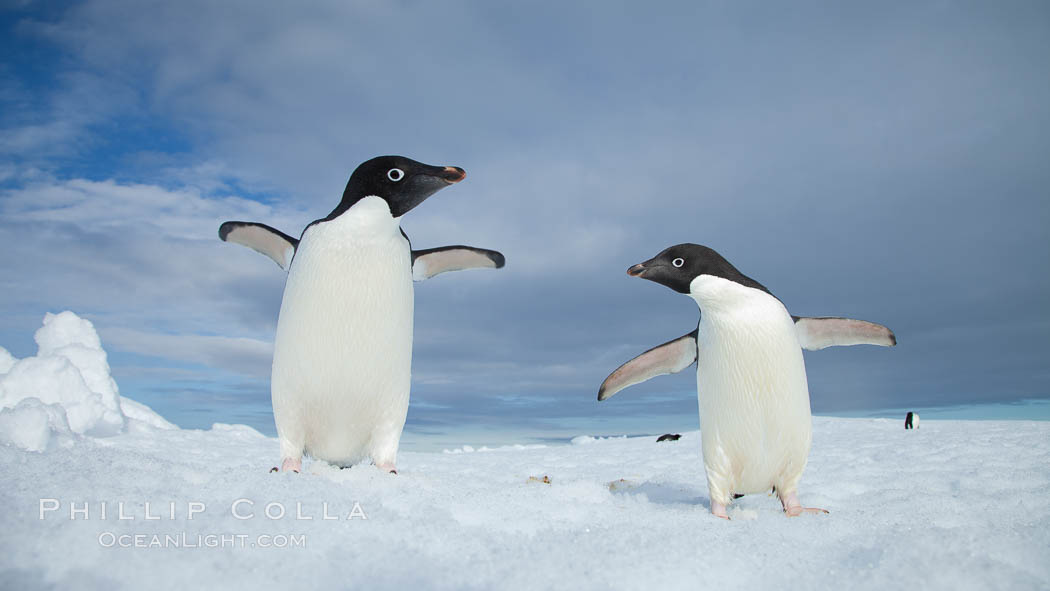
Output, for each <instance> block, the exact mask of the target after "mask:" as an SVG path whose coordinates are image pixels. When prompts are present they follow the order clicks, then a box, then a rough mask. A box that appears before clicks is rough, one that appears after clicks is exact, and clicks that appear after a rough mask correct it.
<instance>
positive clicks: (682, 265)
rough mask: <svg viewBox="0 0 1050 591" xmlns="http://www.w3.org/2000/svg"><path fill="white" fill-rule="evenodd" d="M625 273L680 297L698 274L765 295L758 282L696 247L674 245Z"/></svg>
mask: <svg viewBox="0 0 1050 591" xmlns="http://www.w3.org/2000/svg"><path fill="white" fill-rule="evenodd" d="M627 274H628V275H630V276H631V277H641V278H642V279H648V280H649V281H655V282H656V283H659V284H661V285H666V286H667V287H670V288H671V289H673V290H675V291H677V292H678V293H684V294H688V293H690V289H689V286H690V284H691V283H692V282H693V279H696V278H697V277H699V276H701V275H710V276H713V277H721V278H722V279H728V280H729V281H733V282H736V283H739V284H741V285H743V286H745V287H752V288H755V289H760V290H762V291H764V292H766V293H769V290H768V289H766V288H765V287H764V286H762V284H761V283H759V282H757V281H755V280H754V279H751V278H750V277H748V276H747V275H744V274H743V273H741V272H740V271H738V270H737V268H736V267H734V266H733V265H732V264H730V263H729V261H727V260H726V259H725V257H723V256H722V255H720V254H718V253H717V252H715V251H714V250H713V249H711V248H708V247H706V246H701V245H699V244H688V243H686V244H676V245H675V246H672V247H670V248H668V249H665V250H664V251H663V252H661V253H660V254H658V255H656V256H655V257H653V258H651V259H649V260H648V261H645V262H644V263H638V264H637V265H634V266H633V267H631V268H630V269H627ZM770 295H772V294H770Z"/></svg>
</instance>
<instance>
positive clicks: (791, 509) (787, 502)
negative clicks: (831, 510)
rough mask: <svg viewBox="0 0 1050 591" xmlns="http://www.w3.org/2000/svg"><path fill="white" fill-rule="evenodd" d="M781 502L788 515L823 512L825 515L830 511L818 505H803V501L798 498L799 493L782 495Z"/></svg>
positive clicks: (795, 515)
mask: <svg viewBox="0 0 1050 591" xmlns="http://www.w3.org/2000/svg"><path fill="white" fill-rule="evenodd" d="M780 503H781V504H782V505H783V506H784V514H785V515H787V516H788V517H798V516H799V515H802V514H803V513H817V514H821V513H823V514H825V515H826V514H827V513H828V511H827V509H820V508H817V507H803V506H802V503H801V502H799V500H798V493H790V494H787V495H781V496H780Z"/></svg>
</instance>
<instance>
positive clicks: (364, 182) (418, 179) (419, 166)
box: [329, 156, 467, 218]
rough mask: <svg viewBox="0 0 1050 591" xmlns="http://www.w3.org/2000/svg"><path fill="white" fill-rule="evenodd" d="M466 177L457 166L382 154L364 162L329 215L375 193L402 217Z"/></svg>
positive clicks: (335, 213)
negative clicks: (424, 162)
mask: <svg viewBox="0 0 1050 591" xmlns="http://www.w3.org/2000/svg"><path fill="white" fill-rule="evenodd" d="M466 176H467V173H465V172H464V171H463V169H462V168H459V167H456V166H430V165H429V164H423V163H422V162H416V161H415V160H412V159H411V158H405V157H404V156H379V157H377V158H373V159H371V160H368V161H366V162H363V163H361V165H360V166H358V167H357V169H355V170H354V173H353V174H351V175H350V180H349V181H348V182H347V183H346V189H345V190H344V191H343V200H342V201H340V202H339V206H338V207H336V209H335V211H333V212H332V214H331V215H329V218H334V217H336V216H338V215H339V214H341V213H343V212H344V211H346V210H348V209H350V207H352V206H353V205H354V204H355V203H357V202H358V201H360V200H361V199H364V198H365V197H368V196H371V195H375V196H376V197H380V198H382V199H383V200H385V201H386V202H387V205H389V206H390V215H392V216H393V217H395V218H398V217H401V216H403V215H405V214H406V213H408V212H409V211H411V210H412V208H414V207H415V206H417V205H419V204H420V203H422V202H423V201H424V200H425V199H426V198H427V197H430V196H431V195H433V194H434V193H437V192H438V191H440V190H441V189H444V188H445V187H447V186H449V185H451V184H453V183H458V182H459V181H461V180H463V178H464V177H466Z"/></svg>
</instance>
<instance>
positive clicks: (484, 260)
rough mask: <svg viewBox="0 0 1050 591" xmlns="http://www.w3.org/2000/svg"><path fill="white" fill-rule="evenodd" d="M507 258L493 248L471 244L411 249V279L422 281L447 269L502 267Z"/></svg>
mask: <svg viewBox="0 0 1050 591" xmlns="http://www.w3.org/2000/svg"><path fill="white" fill-rule="evenodd" d="M506 262H507V260H506V259H505V258H504V257H503V255H502V254H500V253H498V252H496V251H495V250H486V249H484V248H474V247H473V246H462V245H458V244H457V245H455V246H441V247H438V248H428V249H426V250H413V251H412V279H414V280H416V281H423V280H425V279H430V278H431V277H433V276H434V275H440V274H441V273H445V272H447V271H462V270H463V269H478V268H482V267H489V268H492V269H502V268H503V265H505V264H506Z"/></svg>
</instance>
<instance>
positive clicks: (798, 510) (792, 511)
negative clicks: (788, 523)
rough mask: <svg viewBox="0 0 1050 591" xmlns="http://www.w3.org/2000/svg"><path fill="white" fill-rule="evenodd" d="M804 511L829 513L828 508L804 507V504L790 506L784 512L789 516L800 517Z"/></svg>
mask: <svg viewBox="0 0 1050 591" xmlns="http://www.w3.org/2000/svg"><path fill="white" fill-rule="evenodd" d="M803 513H817V514H821V513H823V514H824V515H827V514H828V510H827V509H821V508H819V507H802V506H799V507H788V508H787V509H784V514H785V515H787V516H788V517H798V516H799V515H802V514H803Z"/></svg>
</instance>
